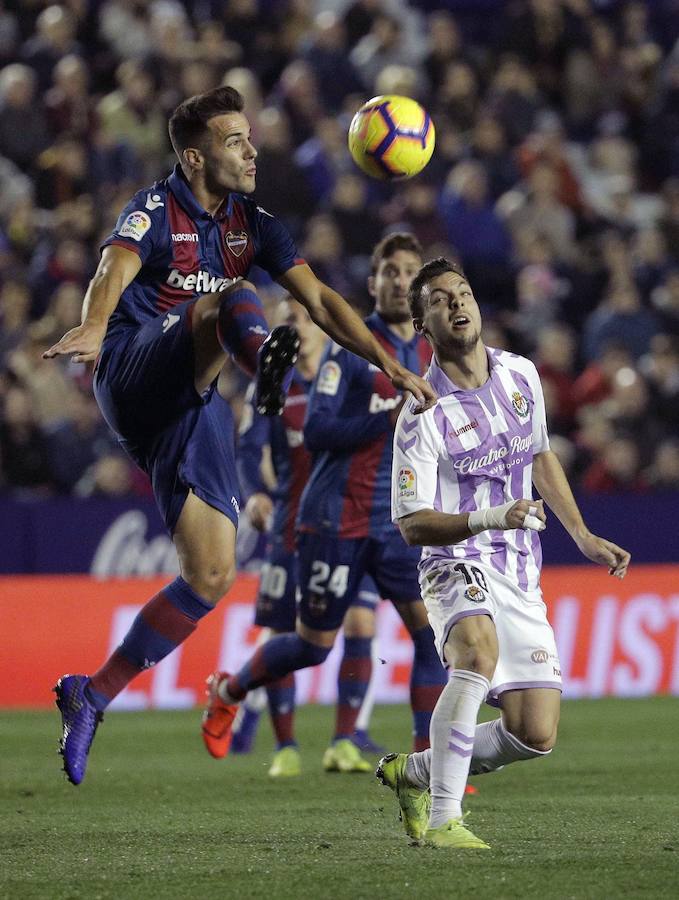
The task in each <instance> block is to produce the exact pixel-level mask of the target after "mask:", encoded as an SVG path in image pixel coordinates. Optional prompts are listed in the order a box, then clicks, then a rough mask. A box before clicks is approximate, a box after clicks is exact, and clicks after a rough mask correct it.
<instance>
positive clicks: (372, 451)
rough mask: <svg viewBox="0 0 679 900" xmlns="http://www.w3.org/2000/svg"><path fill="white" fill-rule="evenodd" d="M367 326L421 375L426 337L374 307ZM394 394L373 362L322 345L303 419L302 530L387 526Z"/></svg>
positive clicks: (350, 534) (384, 529) (348, 532)
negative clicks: (307, 470) (406, 334)
mask: <svg viewBox="0 0 679 900" xmlns="http://www.w3.org/2000/svg"><path fill="white" fill-rule="evenodd" d="M366 325H367V326H368V328H369V329H370V330H371V331H372V333H373V334H374V335H375V337H376V338H377V340H378V341H379V343H380V344H381V345H382V346H383V347H384V348H385V350H386V351H387V352H388V353H390V354H391V355H392V356H394V357H396V359H398V361H399V362H400V363H402V364H403V365H404V366H406V367H407V368H408V369H410V370H411V371H413V372H417V373H420V374H421V373H422V372H424V371H425V370H426V368H427V366H428V365H429V360H430V359H431V347H430V345H429V344H428V343H427V341H426V340H425V339H424V338H422V337H420V336H419V335H415V337H414V338H412V340H410V341H404V340H402V339H401V338H400V337H399V336H398V335H396V334H395V333H394V332H393V331H392V330H391V329H390V328H389V326H388V325H387V323H386V322H385V321H384V319H382V317H381V316H380V315H379V314H378V313H373V314H372V315H371V316H369V317H368V318H367V319H366ZM400 400H401V395H400V394H398V393H397V391H396V389H395V388H394V387H393V385H392V384H391V382H390V381H389V379H388V378H387V376H386V375H385V374H384V373H383V372H382V371H381V370H380V369H378V368H377V366H375V365H372V364H370V363H368V362H367V360H364V359H362V358H361V357H359V356H355V355H354V354H353V353H351V352H350V351H348V350H345V349H343V348H342V347H340V346H339V345H338V344H335V343H331V344H330V345H329V346H328V348H327V350H326V352H325V354H324V357H323V360H322V362H321V367H320V369H319V371H318V375H317V377H316V380H315V381H314V385H313V387H312V390H311V396H310V397H309V409H308V412H307V420H306V423H305V426H304V439H305V442H306V445H307V447H308V448H309V450H311V451H312V453H314V460H313V468H312V472H311V478H310V479H309V483H308V485H307V486H306V488H305V490H304V493H303V494H302V499H301V502H300V509H299V516H298V526H299V529H300V530H301V531H311V532H327V533H331V534H336V535H337V536H338V537H342V538H360V537H373V538H378V539H382V538H384V537H386V536H387V535H388V534H391V533H392V532H393V530H394V528H395V526H394V525H393V524H392V521H391V458H392V453H393V450H392V440H393V435H394V424H393V422H392V417H391V415H390V412H391V410H393V409H394V408H395V407H396V406H398V404H399V403H400Z"/></svg>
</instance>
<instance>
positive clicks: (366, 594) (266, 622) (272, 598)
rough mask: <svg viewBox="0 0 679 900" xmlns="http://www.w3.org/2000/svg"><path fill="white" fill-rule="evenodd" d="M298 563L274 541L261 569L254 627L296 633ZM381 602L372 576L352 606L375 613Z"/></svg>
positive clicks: (280, 543)
mask: <svg viewBox="0 0 679 900" xmlns="http://www.w3.org/2000/svg"><path fill="white" fill-rule="evenodd" d="M297 575H298V560H297V555H296V554H295V553H290V551H289V550H287V549H286V548H285V544H284V542H283V540H282V539H279V538H274V540H273V541H272V543H271V546H270V548H269V553H268V558H267V561H266V562H265V563H264V565H263V566H262V574H261V577H260V582H259V593H258V595H257V605H256V607H255V625H260V626H261V627H262V628H273V629H274V631H294V630H295V623H296V620H297V612H298V606H299V597H298V593H299V592H298V588H297ZM379 602H380V596H379V594H378V593H377V589H376V588H375V584H374V582H373V580H372V579H371V578H370V576H368V575H366V576H364V577H363V579H362V581H361V583H360V585H359V589H358V593H357V595H356V597H355V599H354V602H353V603H351V604H350V605H351V606H360V607H362V608H364V609H370V610H372V611H374V610H375V609H376V607H377V604H378V603H379Z"/></svg>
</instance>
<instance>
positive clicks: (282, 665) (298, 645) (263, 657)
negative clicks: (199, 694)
mask: <svg viewBox="0 0 679 900" xmlns="http://www.w3.org/2000/svg"><path fill="white" fill-rule="evenodd" d="M330 649H331V648H330V647H317V646H316V645H315V644H310V643H309V641H305V640H303V639H302V638H301V637H300V636H299V635H298V634H277V635H276V637H273V638H271V640H270V641H267V642H266V644H262V646H261V647H258V648H257V650H255V652H254V654H253V655H252V656H251V657H250V659H249V660H248V661H247V662H246V663H245V665H244V666H243V668H242V669H241V670H240V672H237V673H236V674H235V675H232V676H231V677H230V678H229V679H228V681H227V683H226V689H227V691H228V692H229V695H230V696H231V697H233V699H234V700H242V699H243V697H244V696H245V695H246V694H247V692H248V691H250V690H252V688H256V687H259V686H260V685H262V684H270V683H271V682H272V681H276V680H277V679H278V678H282V677H283V676H284V675H287V674H288V673H289V672H295V671H297V669H306V668H308V667H309V666H319V665H320V664H321V663H322V662H324V661H325V660H326V658H327V656H328V654H329V653H330Z"/></svg>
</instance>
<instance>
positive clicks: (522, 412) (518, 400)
mask: <svg viewBox="0 0 679 900" xmlns="http://www.w3.org/2000/svg"><path fill="white" fill-rule="evenodd" d="M512 406H513V407H514V409H515V410H516V414H517V415H518V416H520V417H521V418H522V419H525V418H526V416H527V415H528V413H529V411H530V407H529V405H528V400H527V398H526V397H524V396H523V394H520V393H519V392H518V391H514V392H513V394H512Z"/></svg>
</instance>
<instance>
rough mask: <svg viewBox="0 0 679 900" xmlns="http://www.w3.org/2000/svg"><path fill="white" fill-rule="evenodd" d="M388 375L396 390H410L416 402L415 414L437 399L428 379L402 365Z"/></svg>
mask: <svg viewBox="0 0 679 900" xmlns="http://www.w3.org/2000/svg"><path fill="white" fill-rule="evenodd" d="M389 377H390V378H391V383H392V384H393V385H394V387H395V388H396V390H397V391H410V393H411V394H412V395H413V397H414V398H415V402H416V404H417V406H416V408H415V410H414V412H415V413H417V414H419V413H423V412H424V411H425V410H427V409H431V407H432V406H433V405H434V404H435V403H436V401H437V400H438V397H437V396H436V393H435V392H434V389H433V387H432V386H431V385H430V384H429V382H428V381H425V380H424V378H420V376H419V375H415V373H414V372H410V371H409V370H408V369H406V368H404V367H403V366H398V368H397V369H396V371H395V372H393V373H392V374H391V375H390V376H389Z"/></svg>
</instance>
